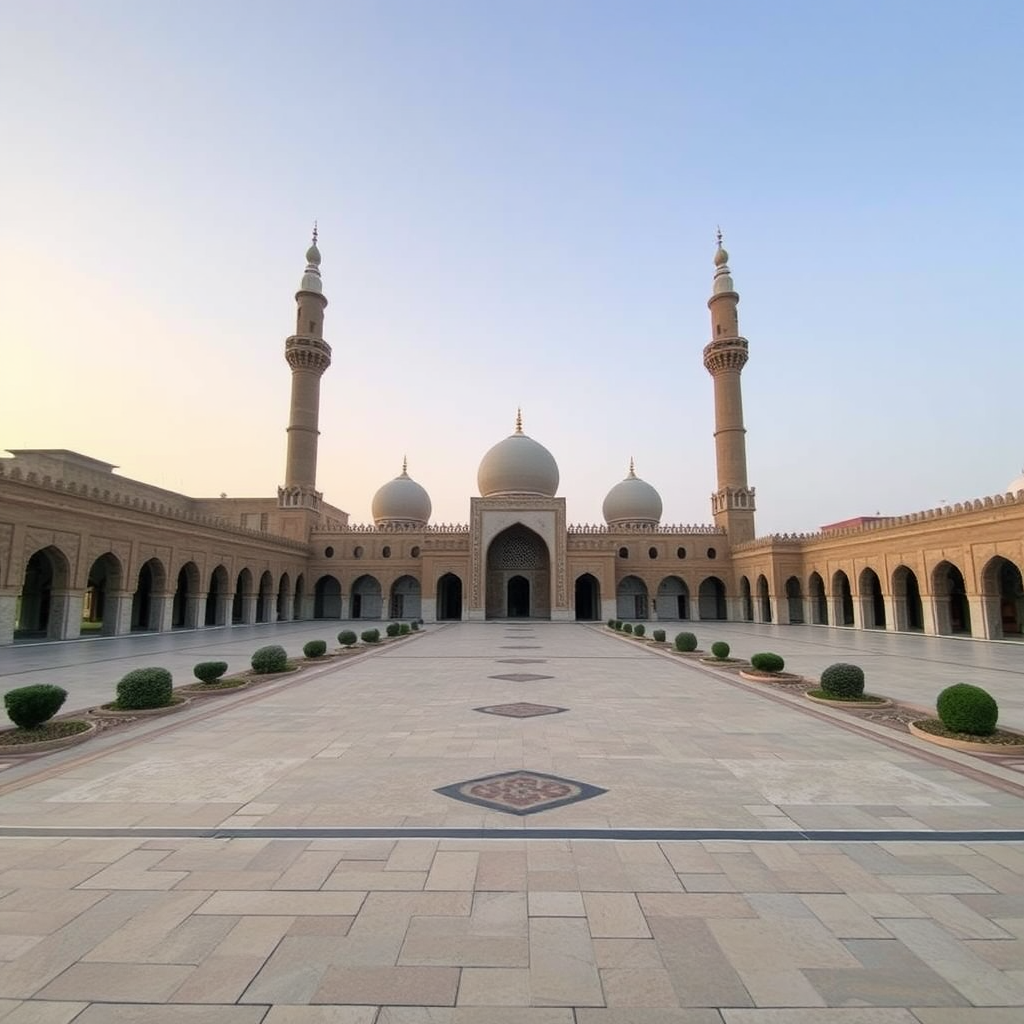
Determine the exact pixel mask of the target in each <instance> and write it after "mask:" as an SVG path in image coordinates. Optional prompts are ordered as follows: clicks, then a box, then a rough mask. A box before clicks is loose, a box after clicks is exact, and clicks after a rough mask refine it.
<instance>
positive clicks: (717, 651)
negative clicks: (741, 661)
mask: <svg viewBox="0 0 1024 1024" xmlns="http://www.w3.org/2000/svg"><path fill="white" fill-rule="evenodd" d="M711 653H712V654H713V655H714V656H715V657H716V658H718V660H719V661H724V660H725V659H726V658H728V657H729V645H728V644H727V643H726V642H725V641H724V640H716V641H715V642H714V643H713V644H712V645H711Z"/></svg>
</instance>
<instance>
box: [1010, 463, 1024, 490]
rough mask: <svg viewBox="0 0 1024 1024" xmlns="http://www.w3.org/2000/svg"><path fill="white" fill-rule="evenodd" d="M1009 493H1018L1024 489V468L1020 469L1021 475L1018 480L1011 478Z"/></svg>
mask: <svg viewBox="0 0 1024 1024" xmlns="http://www.w3.org/2000/svg"><path fill="white" fill-rule="evenodd" d="M1006 491H1007V493H1008V494H1014V495H1015V494H1016V493H1017V492H1018V491H1024V469H1022V470H1021V471H1020V476H1019V477H1017V479H1016V480H1011V481H1010V482H1009V484H1008V485H1007V487H1006Z"/></svg>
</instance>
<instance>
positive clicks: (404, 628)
mask: <svg viewBox="0 0 1024 1024" xmlns="http://www.w3.org/2000/svg"><path fill="white" fill-rule="evenodd" d="M409 633H410V626H409V623H408V622H402V623H400V624H399V626H398V635H399V636H408V635H409Z"/></svg>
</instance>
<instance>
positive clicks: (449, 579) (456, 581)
mask: <svg viewBox="0 0 1024 1024" xmlns="http://www.w3.org/2000/svg"><path fill="white" fill-rule="evenodd" d="M437 618H438V621H450V620H453V619H454V620H456V621H457V620H459V619H461V618H462V579H461V577H459V576H457V575H456V574H455V573H453V572H446V573H445V574H444V575H443V576H441V577H440V579H438V581H437Z"/></svg>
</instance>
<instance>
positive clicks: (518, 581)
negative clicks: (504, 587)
mask: <svg viewBox="0 0 1024 1024" xmlns="http://www.w3.org/2000/svg"><path fill="white" fill-rule="evenodd" d="M506 607H507V608H508V617H509V618H510V619H528V618H529V617H530V581H529V580H528V579H527V578H526V577H525V576H513V577H512V578H511V579H510V580H509V581H508V600H507V604H506Z"/></svg>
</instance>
